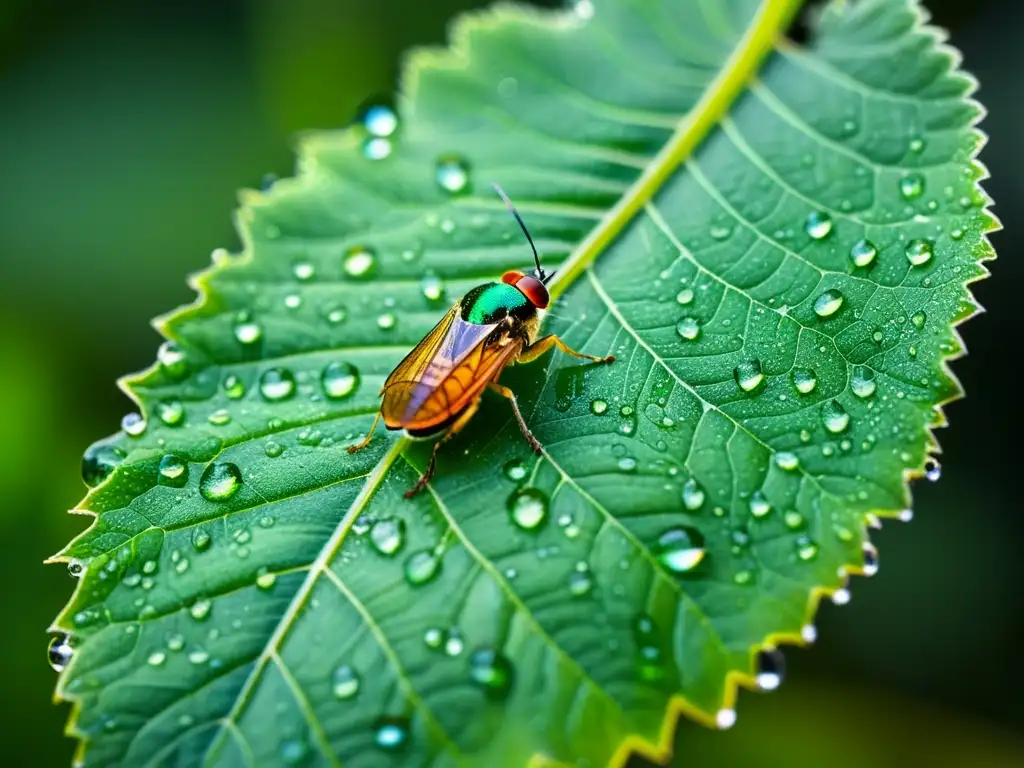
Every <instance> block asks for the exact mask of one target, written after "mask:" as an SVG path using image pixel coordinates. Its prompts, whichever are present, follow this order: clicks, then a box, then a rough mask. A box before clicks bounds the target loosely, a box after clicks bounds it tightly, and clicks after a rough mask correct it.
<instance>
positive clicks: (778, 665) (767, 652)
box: [755, 648, 786, 691]
mask: <svg viewBox="0 0 1024 768" xmlns="http://www.w3.org/2000/svg"><path fill="white" fill-rule="evenodd" d="M785 674H786V658H785V657H784V656H783V655H782V652H781V651H779V650H776V649H774V648H765V649H763V650H761V651H759V652H758V654H757V673H756V677H755V680H756V681H757V687H758V688H760V689H761V690H762V691H774V690H775V689H776V688H778V687H779V686H780V685H781V684H782V678H783V677H785Z"/></svg>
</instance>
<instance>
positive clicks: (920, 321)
mask: <svg viewBox="0 0 1024 768" xmlns="http://www.w3.org/2000/svg"><path fill="white" fill-rule="evenodd" d="M927 320H928V315H926V314H925V313H924V311H922V310H919V311H917V312H915V313H914V314H913V315H911V316H910V322H911V324H912V325H913V326H914V328H916V329H917V330H919V331H920V330H921V329H922V328H924V324H925V322H926V321H927Z"/></svg>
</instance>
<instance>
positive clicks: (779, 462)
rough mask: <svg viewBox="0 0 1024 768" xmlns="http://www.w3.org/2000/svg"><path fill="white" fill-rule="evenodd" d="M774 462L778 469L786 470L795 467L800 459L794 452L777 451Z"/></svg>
mask: <svg viewBox="0 0 1024 768" xmlns="http://www.w3.org/2000/svg"><path fill="white" fill-rule="evenodd" d="M775 464H776V466H778V468H779V469H784V470H786V471H787V472H788V471H792V470H794V469H796V468H797V467H798V466H799V464H800V460H799V459H798V458H797V456H796V454H795V453H791V452H789V451H779V452H778V453H776V454H775Z"/></svg>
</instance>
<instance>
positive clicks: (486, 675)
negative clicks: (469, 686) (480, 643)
mask: <svg viewBox="0 0 1024 768" xmlns="http://www.w3.org/2000/svg"><path fill="white" fill-rule="evenodd" d="M469 678H470V680H472V681H473V682H474V683H476V684H477V685H478V686H480V687H481V688H482V689H483V691H484V693H485V695H486V696H487V697H488V698H491V699H504V698H506V697H507V696H508V694H509V691H511V689H512V682H513V678H514V674H513V668H512V662H510V661H509V660H508V658H506V657H505V655H504V654H502V653H501V652H500V651H496V650H494V649H493V648H479V649H477V650H475V651H473V653H471V654H470V656H469Z"/></svg>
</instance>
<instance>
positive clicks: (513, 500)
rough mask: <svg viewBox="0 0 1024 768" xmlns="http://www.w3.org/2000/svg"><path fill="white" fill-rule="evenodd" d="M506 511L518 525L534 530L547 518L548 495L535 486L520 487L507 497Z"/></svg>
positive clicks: (524, 528)
mask: <svg viewBox="0 0 1024 768" xmlns="http://www.w3.org/2000/svg"><path fill="white" fill-rule="evenodd" d="M508 511H509V515H510V516H511V518H512V522H513V523H515V524H516V525H517V526H518V527H520V528H522V529H523V530H526V531H533V530H536V529H537V528H539V527H540V525H541V524H542V523H543V522H544V521H545V520H546V519H547V516H548V497H547V496H545V495H544V494H543V493H542V492H541V491H540V490H538V489H537V488H532V487H526V488H520V489H519V490H517V491H514V492H513V493H512V495H510V496H509V497H508Z"/></svg>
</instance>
